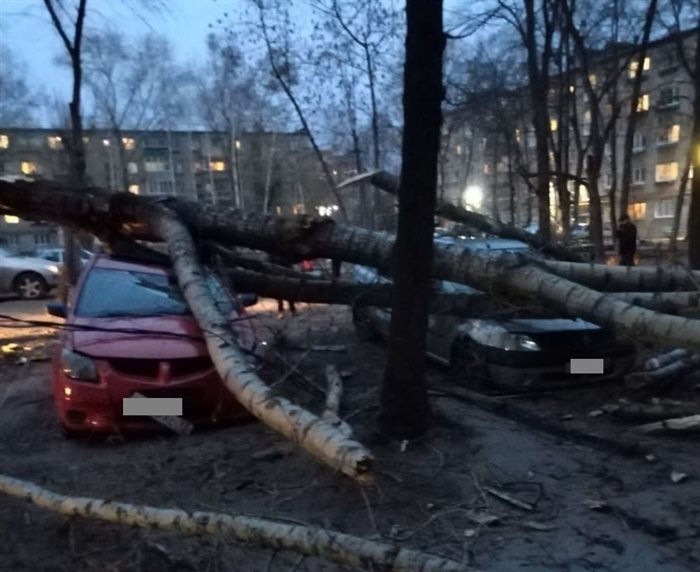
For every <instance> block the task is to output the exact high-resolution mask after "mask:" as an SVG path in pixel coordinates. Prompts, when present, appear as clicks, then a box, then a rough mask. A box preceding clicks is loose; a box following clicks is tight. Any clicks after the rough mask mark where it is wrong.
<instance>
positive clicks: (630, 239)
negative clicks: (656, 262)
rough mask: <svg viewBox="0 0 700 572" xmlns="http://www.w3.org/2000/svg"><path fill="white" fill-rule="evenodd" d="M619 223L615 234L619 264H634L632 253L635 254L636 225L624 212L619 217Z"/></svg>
mask: <svg viewBox="0 0 700 572" xmlns="http://www.w3.org/2000/svg"><path fill="white" fill-rule="evenodd" d="M619 223H620V224H619V225H618V227H617V233H616V234H617V240H618V252H619V254H620V262H619V263H620V266H634V255H635V254H637V227H636V226H634V225H633V224H632V222H631V221H630V217H629V215H626V214H623V215H622V216H621V217H620V220H619Z"/></svg>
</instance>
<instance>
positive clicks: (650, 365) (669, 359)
mask: <svg viewBox="0 0 700 572" xmlns="http://www.w3.org/2000/svg"><path fill="white" fill-rule="evenodd" d="M687 355H688V350H684V349H680V348H676V349H675V350H671V351H670V352H667V353H665V354H661V355H658V356H655V357H652V358H649V359H648V360H647V361H646V362H644V370H645V371H652V370H655V369H659V368H661V367H664V366H667V365H670V364H672V363H673V362H674V361H678V360H679V359H682V358H684V357H686V356H687Z"/></svg>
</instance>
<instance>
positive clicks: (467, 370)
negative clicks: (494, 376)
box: [450, 337, 491, 388]
mask: <svg viewBox="0 0 700 572" xmlns="http://www.w3.org/2000/svg"><path fill="white" fill-rule="evenodd" d="M450 369H451V370H452V372H453V374H454V375H455V376H458V377H459V378H460V381H461V382H463V383H465V385H467V386H468V387H471V388H479V387H483V386H485V385H488V384H489V383H490V381H491V380H490V376H489V369H488V365H487V363H486V361H485V358H484V356H483V355H482V354H481V352H479V351H478V348H477V346H476V344H475V343H474V341H473V340H471V339H470V338H467V337H460V338H457V339H456V340H455V341H454V342H453V343H452V350H451V351H450Z"/></svg>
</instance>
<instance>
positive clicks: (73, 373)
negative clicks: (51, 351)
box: [61, 349, 99, 381]
mask: <svg viewBox="0 0 700 572" xmlns="http://www.w3.org/2000/svg"><path fill="white" fill-rule="evenodd" d="M61 369H62V370H63V373H64V374H66V375H67V376H68V377H70V378H71V379H77V380H80V381H99V377H98V375H97V367H95V362H94V361H93V360H92V359H90V358H89V357H87V356H84V355H82V354H79V353H76V352H72V351H70V350H65V349H64V350H63V351H62V352H61Z"/></svg>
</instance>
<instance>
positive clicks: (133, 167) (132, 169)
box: [126, 161, 139, 175]
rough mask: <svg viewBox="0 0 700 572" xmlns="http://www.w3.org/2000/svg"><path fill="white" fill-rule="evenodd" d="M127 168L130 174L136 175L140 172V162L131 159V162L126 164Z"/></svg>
mask: <svg viewBox="0 0 700 572" xmlns="http://www.w3.org/2000/svg"><path fill="white" fill-rule="evenodd" d="M126 170H127V171H128V172H129V174H130V175H135V174H136V173H138V172H139V164H138V163H134V162H133V161H129V163H127V165H126Z"/></svg>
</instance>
